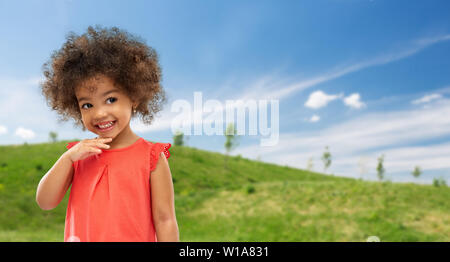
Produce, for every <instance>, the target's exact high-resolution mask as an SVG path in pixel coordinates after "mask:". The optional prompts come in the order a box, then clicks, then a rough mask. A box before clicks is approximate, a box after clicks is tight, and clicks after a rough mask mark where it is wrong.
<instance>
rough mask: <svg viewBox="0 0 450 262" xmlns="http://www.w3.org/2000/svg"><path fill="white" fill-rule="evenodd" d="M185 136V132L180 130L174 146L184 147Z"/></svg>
mask: <svg viewBox="0 0 450 262" xmlns="http://www.w3.org/2000/svg"><path fill="white" fill-rule="evenodd" d="M183 136H184V134H183V132H181V131H179V130H178V131H177V132H176V133H175V135H174V136H173V144H174V145H175V146H182V145H184V140H183Z"/></svg>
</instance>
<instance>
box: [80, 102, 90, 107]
mask: <svg viewBox="0 0 450 262" xmlns="http://www.w3.org/2000/svg"><path fill="white" fill-rule="evenodd" d="M85 105H91V104H89V103H87V104H83V105H82V106H81V108H84V106H85Z"/></svg>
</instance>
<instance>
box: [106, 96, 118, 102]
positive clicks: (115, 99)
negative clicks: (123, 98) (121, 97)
mask: <svg viewBox="0 0 450 262" xmlns="http://www.w3.org/2000/svg"><path fill="white" fill-rule="evenodd" d="M110 99H113V100H114V101H113V102H111V103H114V102H116V101H117V98H115V97H110V98H108V99H106V101H108V100H110Z"/></svg>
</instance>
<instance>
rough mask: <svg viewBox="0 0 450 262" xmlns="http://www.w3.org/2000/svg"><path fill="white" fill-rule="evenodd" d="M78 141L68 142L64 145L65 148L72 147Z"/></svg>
mask: <svg viewBox="0 0 450 262" xmlns="http://www.w3.org/2000/svg"><path fill="white" fill-rule="evenodd" d="M79 142H80V141H73V142H68V143H67V145H66V148H67V149H70V148H71V147H73V146H74V145H76V144H78V143H79Z"/></svg>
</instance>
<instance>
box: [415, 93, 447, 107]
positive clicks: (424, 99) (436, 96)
mask: <svg viewBox="0 0 450 262" xmlns="http://www.w3.org/2000/svg"><path fill="white" fill-rule="evenodd" d="M440 98H442V95H441V94H431V95H425V96H423V97H422V98H419V99H416V100H413V101H411V103H413V104H415V105H418V104H424V103H429V102H431V101H433V100H436V99H440Z"/></svg>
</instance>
